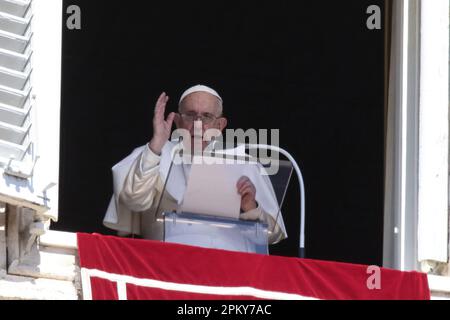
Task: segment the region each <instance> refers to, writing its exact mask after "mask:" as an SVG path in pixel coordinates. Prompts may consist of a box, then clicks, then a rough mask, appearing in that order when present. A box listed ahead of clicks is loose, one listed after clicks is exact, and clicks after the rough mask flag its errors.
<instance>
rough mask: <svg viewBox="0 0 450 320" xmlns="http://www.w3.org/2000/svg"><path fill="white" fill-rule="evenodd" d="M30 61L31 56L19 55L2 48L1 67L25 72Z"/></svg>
mask: <svg viewBox="0 0 450 320" xmlns="http://www.w3.org/2000/svg"><path fill="white" fill-rule="evenodd" d="M29 60H30V55H24V54H18V53H15V52H12V51H9V50H5V49H2V48H0V67H4V68H8V69H11V70H15V71H24V70H25V69H26V66H27V64H28V62H29Z"/></svg>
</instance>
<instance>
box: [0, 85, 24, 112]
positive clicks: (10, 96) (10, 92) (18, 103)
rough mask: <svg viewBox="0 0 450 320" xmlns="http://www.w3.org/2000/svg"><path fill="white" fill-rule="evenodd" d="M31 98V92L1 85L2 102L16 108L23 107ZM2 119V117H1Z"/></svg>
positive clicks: (0, 97) (0, 101) (0, 98)
mask: <svg viewBox="0 0 450 320" xmlns="http://www.w3.org/2000/svg"><path fill="white" fill-rule="evenodd" d="M28 98H29V92H28V93H27V92H25V91H20V90H14V89H12V88H6V87H4V86H0V103H3V104H7V105H10V106H13V107H16V108H23V107H24V105H25V102H26V101H27V100H28ZM0 120H1V119H0Z"/></svg>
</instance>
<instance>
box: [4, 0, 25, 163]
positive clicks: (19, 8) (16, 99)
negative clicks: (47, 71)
mask: <svg viewBox="0 0 450 320" xmlns="http://www.w3.org/2000/svg"><path fill="white" fill-rule="evenodd" d="M30 8H31V0H0V162H4V159H7V160H8V161H9V159H11V158H13V159H14V160H16V161H22V162H25V160H26V159H25V156H26V155H27V151H28V150H29V147H30V145H31V143H32V141H31V140H32V139H31V135H32V134H31V132H30V130H32V121H31V116H30V115H31V91H32V87H31V85H30V83H31V62H32V61H31V58H32V51H31V45H30V43H31V41H32V36H33V33H32V30H31V25H32V13H31V10H30ZM28 158H30V157H29V156H27V159H28ZM28 161H29V160H28ZM31 161H32V159H31Z"/></svg>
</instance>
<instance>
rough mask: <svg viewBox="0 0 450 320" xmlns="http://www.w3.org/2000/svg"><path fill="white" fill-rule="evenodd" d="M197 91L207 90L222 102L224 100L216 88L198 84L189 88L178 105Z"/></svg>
mask: <svg viewBox="0 0 450 320" xmlns="http://www.w3.org/2000/svg"><path fill="white" fill-rule="evenodd" d="M195 92H206V93H209V94H212V95H213V96H215V97H216V98H217V99H219V100H220V101H221V102H223V100H222V97H221V96H220V95H219V94H218V93H217V91H216V90H214V89H211V88H210V87H207V86H204V85H200V84H199V85H197V86H194V87H192V88H189V89H187V90H186V91H185V92H184V93H183V94H182V95H181V98H180V102H179V103H178V105H181V102H183V100H184V99H185V98H186V97H187V96H188V95H190V94H193V93H195Z"/></svg>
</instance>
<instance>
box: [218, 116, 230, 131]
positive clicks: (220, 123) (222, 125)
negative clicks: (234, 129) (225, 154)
mask: <svg viewBox="0 0 450 320" xmlns="http://www.w3.org/2000/svg"><path fill="white" fill-rule="evenodd" d="M217 121H218V127H219V130H220V131H223V130H225V128H226V127H227V125H228V120H227V118H219V119H217Z"/></svg>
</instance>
